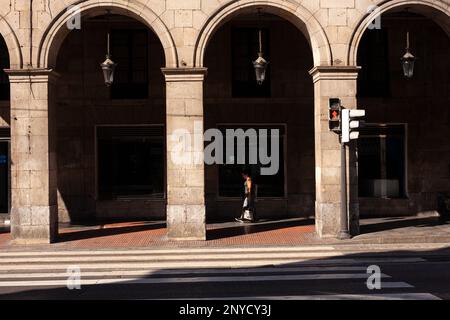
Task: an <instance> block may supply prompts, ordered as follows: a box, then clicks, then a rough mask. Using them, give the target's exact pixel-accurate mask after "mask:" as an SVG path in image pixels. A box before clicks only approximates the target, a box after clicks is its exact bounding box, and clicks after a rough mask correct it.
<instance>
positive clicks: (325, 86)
mask: <svg viewBox="0 0 450 320" xmlns="http://www.w3.org/2000/svg"><path fill="white" fill-rule="evenodd" d="M358 71H359V68H358V67H326V66H324V67H315V68H314V69H312V70H311V71H310V73H311V75H312V77H313V81H314V128H315V129H314V132H315V158H316V231H317V233H318V235H319V236H320V237H333V238H334V237H337V236H338V234H339V231H340V222H341V221H340V190H341V185H340V177H341V151H340V147H341V146H340V141H339V136H338V135H337V134H336V133H333V132H331V131H329V127H328V108H329V99H330V98H340V99H341V101H342V105H343V107H344V108H346V109H356V103H357V101H356V88H357V77H358ZM355 145H356V144H355V142H352V143H350V145H349V147H348V148H347V176H348V180H347V186H348V190H347V192H348V193H347V194H348V197H347V199H348V209H349V217H350V219H349V220H350V223H349V226H350V233H351V234H352V235H357V234H358V233H359V204H358V177H357V161H356V148H355Z"/></svg>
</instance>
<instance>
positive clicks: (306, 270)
mask: <svg viewBox="0 0 450 320" xmlns="http://www.w3.org/2000/svg"><path fill="white" fill-rule="evenodd" d="M366 270H367V267H354V266H343V267H327V266H323V267H301V268H289V267H278V268H254V269H235V268H233V269H231V268H230V269H206V270H202V269H200V270H199V269H197V270H193V269H179V270H164V269H163V270H159V269H147V270H140V269H137V270H103V271H84V270H83V269H82V270H81V272H82V275H83V277H100V276H105V277H106V276H109V277H118V276H131V277H139V276H148V275H155V274H156V275H181V274H242V273H245V274H258V273H292V272H296V273H311V272H330V271H341V272H342V271H362V272H365V271H366ZM12 272H13V273H11V272H6V273H0V279H14V278H18V279H19V278H27V277H30V278H49V277H52V278H57V277H60V278H66V277H67V270H65V269H63V270H61V271H60V272H40V273H15V272H14V271H12Z"/></svg>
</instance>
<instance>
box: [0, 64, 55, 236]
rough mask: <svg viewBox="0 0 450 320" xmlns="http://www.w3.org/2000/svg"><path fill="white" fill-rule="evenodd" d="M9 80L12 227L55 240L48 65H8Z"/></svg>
mask: <svg viewBox="0 0 450 320" xmlns="http://www.w3.org/2000/svg"><path fill="white" fill-rule="evenodd" d="M6 72H7V73H8V74H9V79H10V83H11V189H12V190H11V193H12V195H11V196H12V208H11V233H12V238H13V241H14V242H21V243H29V242H30V243H51V242H54V241H55V240H56V236H57V234H58V210H57V197H56V195H57V179H56V174H57V172H56V170H57V168H56V152H55V129H54V112H55V110H54V108H53V107H52V100H53V99H52V96H51V86H52V84H53V80H54V79H55V78H54V74H53V73H52V71H51V70H47V69H24V70H6Z"/></svg>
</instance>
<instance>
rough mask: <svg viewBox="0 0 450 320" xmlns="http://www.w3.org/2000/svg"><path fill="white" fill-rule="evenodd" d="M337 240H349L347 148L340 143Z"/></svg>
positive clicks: (343, 143)
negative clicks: (338, 225) (339, 206)
mask: <svg viewBox="0 0 450 320" xmlns="http://www.w3.org/2000/svg"><path fill="white" fill-rule="evenodd" d="M339 239H341V240H344V239H350V232H349V229H348V214H347V146H346V144H345V142H343V141H341V230H340V232H339Z"/></svg>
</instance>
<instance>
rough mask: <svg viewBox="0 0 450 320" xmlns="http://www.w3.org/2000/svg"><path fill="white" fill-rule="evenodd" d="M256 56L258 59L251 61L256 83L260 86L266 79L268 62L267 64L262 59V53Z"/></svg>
mask: <svg viewBox="0 0 450 320" xmlns="http://www.w3.org/2000/svg"><path fill="white" fill-rule="evenodd" d="M258 55H259V57H258V59H256V60H255V61H253V67H254V68H255V74H256V82H257V83H258V84H259V85H262V84H263V82H264V80H265V79H266V70H267V65H268V64H269V62H267V61H266V59H264V58H263V56H262V52H260V53H259V54H258Z"/></svg>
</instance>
